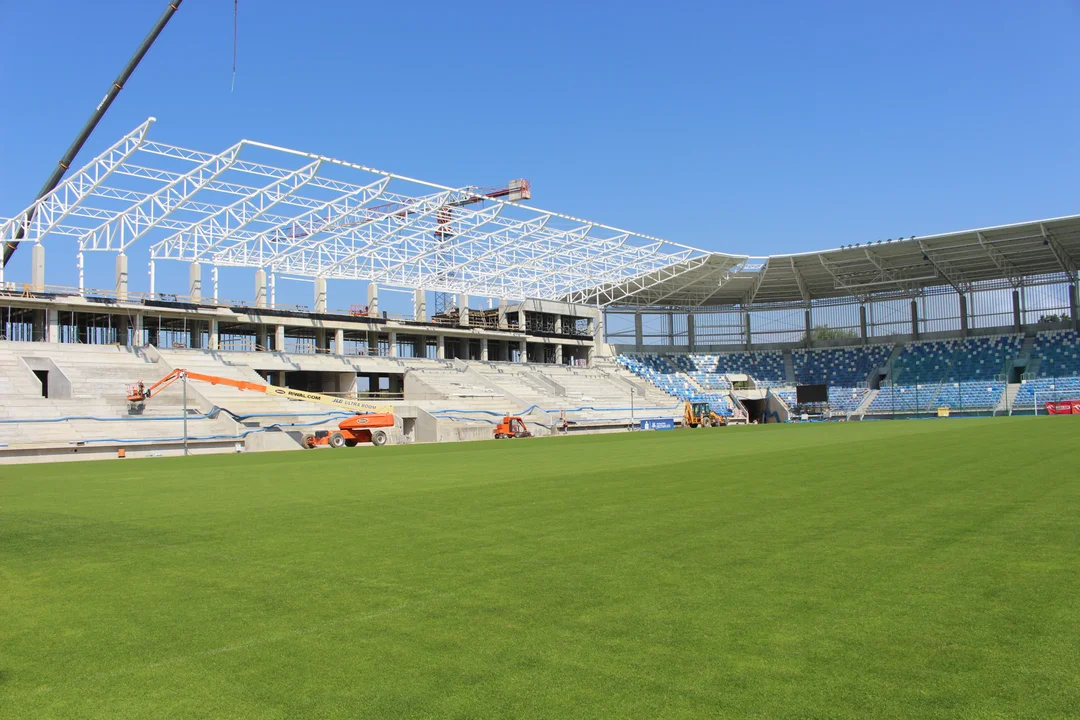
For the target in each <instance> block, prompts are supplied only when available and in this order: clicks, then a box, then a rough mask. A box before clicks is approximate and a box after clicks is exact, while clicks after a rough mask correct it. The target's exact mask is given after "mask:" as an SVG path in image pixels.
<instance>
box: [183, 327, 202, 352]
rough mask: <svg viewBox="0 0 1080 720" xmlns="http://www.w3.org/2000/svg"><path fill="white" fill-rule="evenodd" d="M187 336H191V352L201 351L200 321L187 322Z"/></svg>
mask: <svg viewBox="0 0 1080 720" xmlns="http://www.w3.org/2000/svg"><path fill="white" fill-rule="evenodd" d="M187 326H188V334H189V335H190V336H191V348H192V349H193V350H202V321H201V320H188V321H187Z"/></svg>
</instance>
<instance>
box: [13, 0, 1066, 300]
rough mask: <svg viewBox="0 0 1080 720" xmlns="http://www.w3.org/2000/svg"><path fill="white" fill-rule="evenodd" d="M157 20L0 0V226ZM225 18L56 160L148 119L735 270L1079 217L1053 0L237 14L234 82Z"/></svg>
mask: <svg viewBox="0 0 1080 720" xmlns="http://www.w3.org/2000/svg"><path fill="white" fill-rule="evenodd" d="M164 5H165V3H164V1H163V0H102V1H101V2H95V3H75V2H72V0H35V2H17V1H16V0H0V9H2V11H3V18H4V25H5V27H7V28H9V29H11V28H18V32H16V33H10V32H9V33H8V36H9V41H8V44H7V52H6V53H5V55H4V58H3V59H2V60H0V92H2V94H3V97H4V98H5V102H4V103H3V109H2V110H0V148H2V156H0V158H2V162H0V216H10V215H12V214H14V213H15V212H17V211H18V210H19V209H21V208H22V207H24V206H25V205H27V204H28V203H29V202H30V201H31V200H32V198H33V195H34V193H35V192H36V191H37V189H38V187H39V186H40V185H41V183H42V182H43V181H44V179H45V177H46V176H47V174H48V173H49V171H50V170H51V168H52V165H53V163H54V162H55V161H56V159H58V158H59V156H60V154H61V153H62V151H63V149H64V148H65V147H66V146H67V144H68V143H69V142H70V140H71V138H72V137H73V136H74V134H75V132H76V131H77V130H78V129H79V127H80V126H81V124H82V122H83V121H84V120H85V119H86V117H87V116H88V115H89V113H90V111H91V110H92V109H93V107H94V106H95V105H96V103H97V102H98V100H99V99H100V97H101V96H102V95H103V94H104V92H105V89H106V87H107V86H108V83H109V82H110V81H111V80H112V78H113V77H115V76H116V74H117V73H118V72H119V70H120V68H121V67H122V65H123V63H124V62H125V61H126V59H127V58H128V57H129V55H130V54H131V52H132V51H133V50H134V48H135V46H136V45H137V43H138V42H139V40H140V39H141V38H142V36H143V35H144V34H145V33H146V32H147V30H148V29H149V28H150V26H151V25H152V23H153V21H154V20H155V19H156V17H157V16H158V15H159V14H160V12H161V10H162V8H163V7H164ZM232 12H233V4H232V2H231V1H229V0H185V3H184V5H183V6H182V7H181V9H180V11H179V13H178V14H177V15H176V17H175V18H174V19H173V21H172V23H171V24H170V25H169V27H168V28H167V29H166V30H165V33H164V34H163V35H162V37H161V38H160V39H159V41H158V43H157V45H156V46H155V47H154V48H153V49H152V50H151V52H150V54H149V55H148V56H147V58H146V59H145V60H144V62H143V64H142V66H141V67H140V68H139V70H138V71H137V72H136V74H135V76H134V77H133V78H132V80H131V81H130V82H129V84H128V87H127V88H126V89H125V90H124V91H123V93H122V94H121V96H120V98H119V100H118V101H117V102H116V104H115V105H114V106H113V108H112V110H111V111H110V113H109V115H108V116H107V117H106V119H105V120H104V121H103V122H102V124H101V125H100V126H99V127H98V130H97V132H96V133H95V135H94V137H93V138H92V139H91V141H90V143H88V145H87V147H86V148H85V149H84V151H83V153H82V155H81V156H80V159H81V160H86V159H87V158H90V157H92V156H93V155H94V154H95V153H96V152H98V151H99V150H100V149H102V148H103V147H105V146H107V145H108V144H110V143H111V142H113V141H115V140H116V139H117V138H118V137H119V136H120V135H122V134H123V133H124V132H126V131H128V130H130V129H131V128H132V127H134V126H135V125H137V124H138V123H139V122H141V121H142V120H144V119H145V118H146V117H147V116H149V115H154V116H156V117H157V118H158V123H157V124H156V125H155V128H154V131H153V137H156V138H158V139H161V140H164V141H166V142H172V143H175V144H180V145H186V146H190V147H195V148H198V149H202V150H215V151H216V150H221V149H224V148H225V147H227V146H228V145H230V144H232V143H233V142H235V141H236V140H237V139H239V138H242V137H247V138H251V139H255V140H262V141H265V142H270V143H276V144H280V145H286V146H290V147H296V148H300V149H305V150H311V151H314V152H319V153H323V154H326V155H331V156H335V157H340V158H343V159H347V160H352V161H355V162H359V163H364V164H367V165H371V166H375V167H380V168H383V169H386V170H391V171H394V172H398V173H402V174H406V175H411V176H415V177H420V178H424V179H427V180H431V181H433V182H438V183H443V184H447V185H463V184H477V185H500V184H502V183H505V182H506V181H507V180H509V179H511V178H514V177H527V178H529V179H530V180H531V181H532V185H533V193H534V195H533V197H534V203H535V204H536V205H538V206H540V207H544V208H547V209H552V210H557V211H561V212H565V213H569V214H572V215H576V216H579V217H585V218H589V219H593V220H597V221H601V222H606V223H609V224H613V225H617V226H620V227H626V228H630V229H632V230H635V231H639V232H642V233H648V234H653V235H659V236H661V237H665V238H668V239H671V240H675V241H678V242H683V243H686V244H690V245H694V246H697V247H701V248H703V249H710V250H722V251H729V252H744V253H749V254H768V253H778V252H788V251H804V250H814V249H821V248H826V247H835V246H837V245H841V244H848V243H854V242H865V241H867V240H877V239H884V238H887V237H897V236H898V235H904V236H908V235H921V234H929V233H933V232H944V231H948V230H958V229H965V228H970V227H977V226H985V225H993V224H1000V223H1007V222H1015V221H1021V220H1029V219H1035V218H1043V217H1051V216H1057V215H1067V214H1073V213H1077V212H1080V192H1078V191H1080V175H1078V173H1077V171H1076V168H1077V167H1078V165H1080V123H1078V122H1077V118H1078V117H1080V94H1078V89H1080V88H1078V85H1077V78H1078V77H1080V72H1078V71H1080V43H1077V42H1076V32H1077V28H1078V26H1080V3H1078V2H1075V1H1073V2H1065V1H1063V0H1058V1H1056V2H1055V1H1046V2H1038V1H1033V2H1029V3H1018V2H993V1H989V2H987V1H984V2H944V3H943V2H934V3H930V2H905V3H890V4H884V3H865V2H825V3H801V2H774V3H769V4H756V5H755V4H748V3H739V4H726V3H704V2H671V3H663V4H659V3H645V2H538V3H501V4H499V5H498V6H497V7H495V8H494V9H493V8H492V6H485V5H482V4H481V5H475V4H474V5H461V4H450V3H445V2H441V3H437V2H425V1H424V0H414V1H413V2H410V3H358V2H330V1H329V0H326V1H324V2H295V1H286V0H257V1H256V0H240V21H239V59H238V72H237V78H236V89H235V92H230V82H231V65H232V33H233V26H232ZM77 164H79V163H77ZM26 255H28V253H26ZM20 256H23V253H19V255H17V256H16V261H15V268H14V273H13V274H18V273H19V272H20V271H21V262H25V261H26V258H25V257H20ZM56 259H57V258H56V257H55V253H53V252H50V270H49V272H50V277H49V281H50V282H58V281H59V280H60V279H65V278H59V279H54V277H53V275H52V273H53V268H54V267H55V268H56V272H57V273H65V272H67V271H66V270H64V269H63V268H59V267H56ZM64 264H65V265H67V264H69V263H66V262H65V263H64ZM133 267H134V266H133ZM176 272H177V274H178V276H179V275H182V274H183V273H182V270H181V269H179V268H178V269H177V270H176ZM140 282H145V281H144V280H137V279H136V278H135V277H134V274H133V284H136V285H137V284H139V283H140ZM302 292H303V294H304V295H305V296H306V295H307V294H308V293H309V292H310V289H307V288H305V289H303V290H302ZM332 292H333V291H332ZM331 304H335V303H333V302H332V303H331Z"/></svg>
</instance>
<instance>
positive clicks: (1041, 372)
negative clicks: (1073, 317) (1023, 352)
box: [1013, 330, 1080, 410]
mask: <svg viewBox="0 0 1080 720" xmlns="http://www.w3.org/2000/svg"><path fill="white" fill-rule="evenodd" d="M1032 363H1033V364H1035V365H1036V367H1035V369H1034V371H1033V372H1032V373H1031V375H1032V377H1028V378H1025V381H1024V383H1023V385H1021V386H1020V390H1019V392H1018V393H1017V394H1016V398H1015V400H1014V401H1013V407H1014V408H1016V409H1018V410H1030V409H1033V408H1034V406H1035V402H1036V394H1038V395H1039V402H1042V401H1043V399H1044V398H1045V399H1051V398H1058V399H1074V396H1075V398H1080V333H1077V332H1076V331H1075V330H1052V331H1048V332H1041V333H1039V334H1038V335H1037V336H1036V338H1035V342H1034V344H1033V346H1032V351H1031V361H1030V362H1029V367H1030V364H1032Z"/></svg>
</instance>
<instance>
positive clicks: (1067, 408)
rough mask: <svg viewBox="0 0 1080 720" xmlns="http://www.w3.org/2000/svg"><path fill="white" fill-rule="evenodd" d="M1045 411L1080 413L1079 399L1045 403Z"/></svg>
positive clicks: (1069, 413)
mask: <svg viewBox="0 0 1080 720" xmlns="http://www.w3.org/2000/svg"><path fill="white" fill-rule="evenodd" d="M1046 412H1048V413H1049V414H1051V415H1080V400H1065V401H1063V402H1048V403H1046Z"/></svg>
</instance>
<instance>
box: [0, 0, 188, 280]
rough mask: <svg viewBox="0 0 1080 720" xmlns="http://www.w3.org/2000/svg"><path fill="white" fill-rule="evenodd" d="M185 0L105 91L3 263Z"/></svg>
mask: <svg viewBox="0 0 1080 720" xmlns="http://www.w3.org/2000/svg"><path fill="white" fill-rule="evenodd" d="M181 2H183V0H169V1H168V7H166V8H165V12H163V13H161V17H159V18H158V21H157V22H156V23H154V27H153V28H151V30H150V34H149V35H147V36H146V37H145V38H144V39H143V41H142V44H141V45H139V48H138V50H136V51H135V54H134V55H132V56H131V59H130V60H128V62H127V65H125V66H124V70H123V71H122V72H121V73H120V75H119V76H118V77H117V78H116V80H114V81H113V84H112V85H110V86H109V91H108V92H106V93H105V97H104V98H102V99H101V102H100V103H98V106H97V107H96V108H95V109H94V112H93V114H91V115H90V119H89V120H87V121H86V124H85V125H83V127H82V130H80V131H79V134H78V135H77V136H76V137H75V141H74V142H72V143H71V145H70V146H69V147H68V149H67V152H65V153H64V156H63V157H62V158H60V161H59V162H58V163H57V165H56V168H55V169H54V170H53V172H52V175H50V176H49V179H48V180H46V181H45V184H44V185H43V186H42V187H41V190H40V191H38V194H37V197H36V198H34V204H33V205H31V206H30V209H29V210H28V211H27V213H26V216H25V217H24V218H23V219H22V222H21V223H20V224H19V227H18V228H17V229H16V230H15V239H14V240H13V241H11V242H7V243H4V257H3V261H2V262H0V267H3V266H4V265H7V264H8V260H10V259H11V256H12V255H13V254H14V253H15V250H16V249H17V248H18V247H19V240H22V238H23V236H24V235H25V234H26V228H27V227H28V226H29V225H30V223H31V221H33V219H34V214H35V213H36V212H37V201H38V200H40V199H41V198H43V197H45V196H46V195H48V194H49V193H51V192H52V191H53V190H55V189H56V186H57V185H59V184H60V181H61V180H62V179H63V178H64V173H66V172H67V171H68V168H69V167H70V166H71V163H72V162H73V161H74V160H75V156H76V155H78V154H79V150H81V149H82V146H83V144H84V143H85V142H86V141H87V139H88V138H89V137H90V134H91V133H92V132H94V128H96V127H97V124H98V122H100V120H101V118H103V117H104V116H105V113H106V112H107V111H108V109H109V106H110V105H112V102H113V100H115V99H116V96H117V95H119V94H120V91H121V90H123V89H124V84H125V83H127V81H128V78H130V77H131V74H132V73H133V72H135V68H137V67H138V66H139V63H140V62H141V61H142V59H143V56H144V55H146V53H147V51H149V50H150V46H151V45H153V44H154V41H155V40H157V37H158V35H160V34H161V31H162V30H164V29H165V25H166V24H168V22H169V20H171V19H172V16H173V14H174V13H175V12H176V11H177V10H178V9H179V8H180V3H181Z"/></svg>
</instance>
